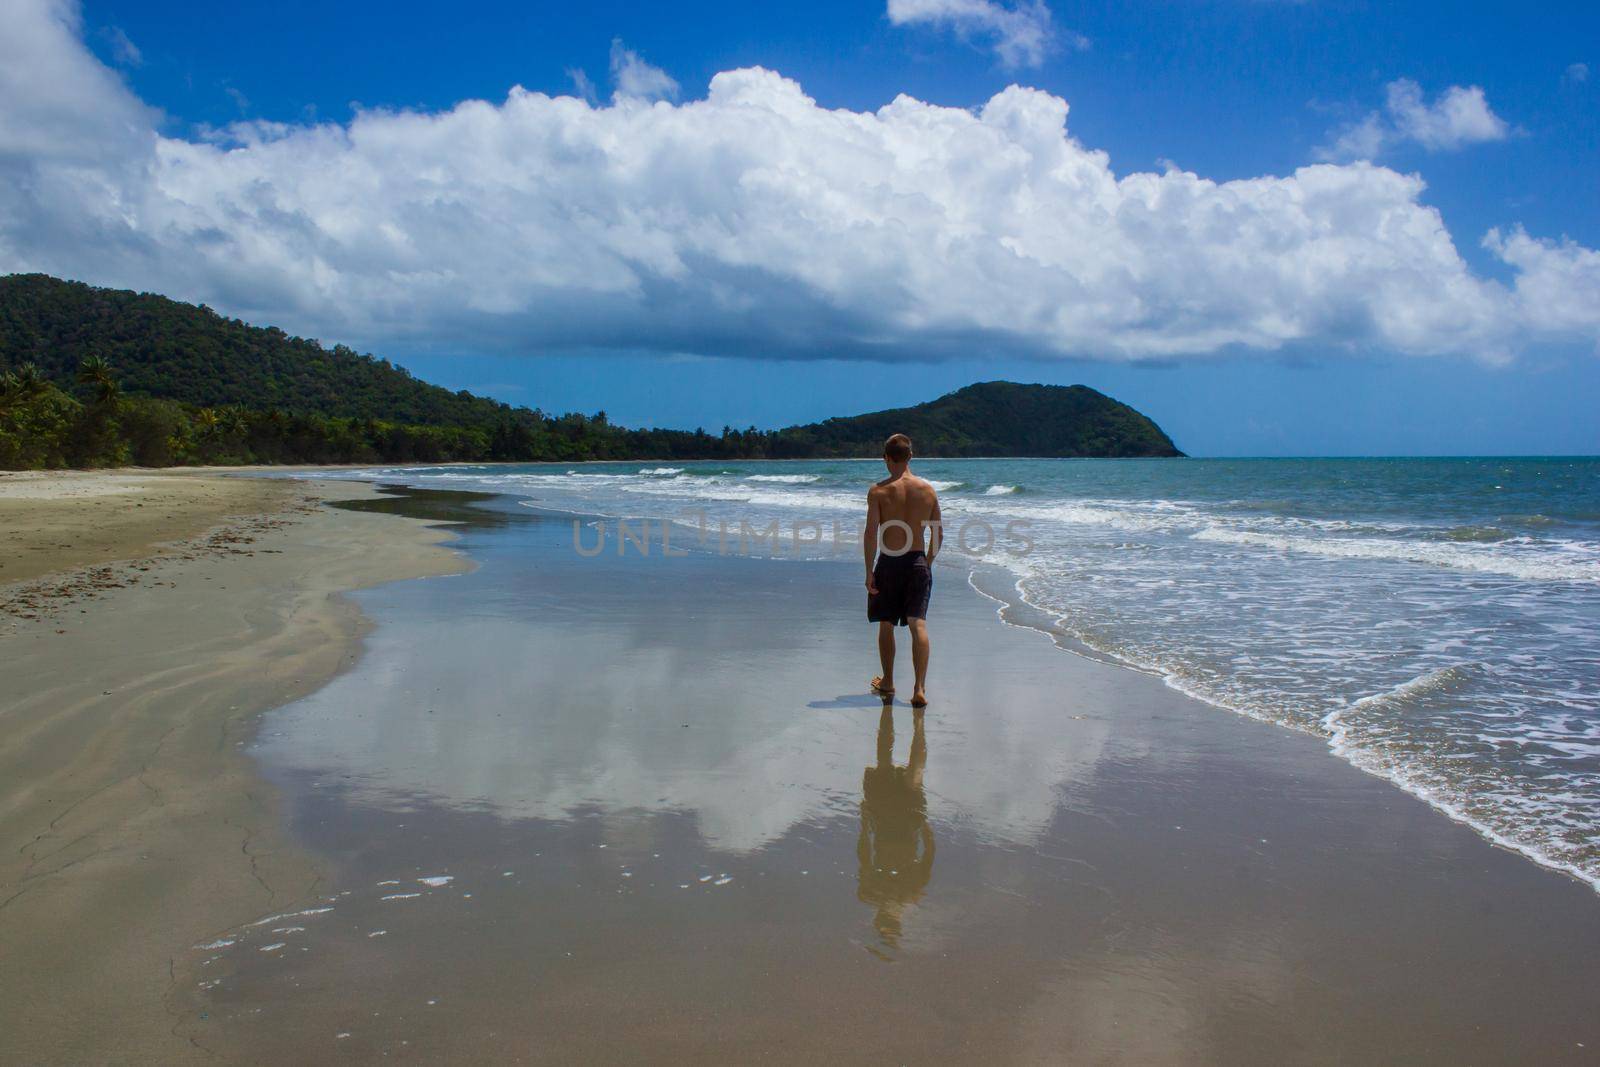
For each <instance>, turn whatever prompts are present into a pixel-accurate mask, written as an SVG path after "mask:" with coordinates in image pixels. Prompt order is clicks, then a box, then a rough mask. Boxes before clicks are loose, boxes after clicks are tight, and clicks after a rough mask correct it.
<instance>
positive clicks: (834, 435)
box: [774, 382, 1183, 457]
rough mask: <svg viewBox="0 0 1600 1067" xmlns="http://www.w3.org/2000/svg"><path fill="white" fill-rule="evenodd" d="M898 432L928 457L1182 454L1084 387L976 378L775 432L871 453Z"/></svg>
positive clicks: (809, 444)
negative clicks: (911, 399)
mask: <svg viewBox="0 0 1600 1067" xmlns="http://www.w3.org/2000/svg"><path fill="white" fill-rule="evenodd" d="M894 433H903V434H906V435H907V436H909V437H910V438H911V440H912V441H913V442H914V444H915V446H916V449H917V452H918V453H919V454H921V455H926V456H1115V457H1129V456H1181V455H1183V453H1182V452H1179V451H1178V449H1177V448H1176V447H1175V446H1174V445H1173V443H1172V440H1171V438H1169V437H1168V436H1167V435H1166V434H1165V433H1163V432H1162V430H1161V427H1159V426H1157V425H1156V424H1155V423H1154V422H1152V421H1151V420H1150V419H1149V418H1147V417H1146V416H1144V415H1141V414H1140V413H1139V412H1137V411H1135V410H1134V409H1133V408H1130V407H1129V406H1128V405H1126V404H1124V403H1121V402H1120V401H1117V400H1113V399H1111V398H1110V397H1109V396H1106V395H1105V394H1104V393H1098V392H1096V391H1095V390H1093V389H1090V388H1089V387H1088V386H1086V385H1019V384H1017V383H1016V382H979V383H978V384H976V385H969V386H967V387H966V388H965V389H958V390H957V391H956V392H954V393H947V394H946V395H944V396H941V397H940V398H939V399H937V400H930V401H928V402H927V403H926V404H917V405H916V406H915V407H909V408H893V409H890V410H888V411H875V412H873V413H871V414H870V415H856V416H854V417H850V418H835V419H828V420H827V421H826V422H819V423H814V424H812V425H810V426H799V427H795V428H793V429H789V430H783V431H780V432H779V433H778V434H777V435H776V437H777V440H776V441H775V442H774V444H775V445H776V446H778V450H779V451H781V450H783V449H786V448H788V447H790V446H791V444H792V445H793V446H794V448H795V454H797V455H827V456H872V455H877V454H878V452H879V450H880V449H882V447H883V442H884V439H885V438H887V437H888V436H889V435H890V434H894Z"/></svg>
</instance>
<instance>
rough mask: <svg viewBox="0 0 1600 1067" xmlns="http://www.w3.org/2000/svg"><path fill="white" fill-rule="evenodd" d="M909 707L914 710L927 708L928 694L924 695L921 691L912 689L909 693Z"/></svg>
mask: <svg viewBox="0 0 1600 1067" xmlns="http://www.w3.org/2000/svg"><path fill="white" fill-rule="evenodd" d="M911 706H912V707H914V708H925V707H927V706H928V694H927V693H924V692H923V691H922V690H921V689H913V690H912V691H911Z"/></svg>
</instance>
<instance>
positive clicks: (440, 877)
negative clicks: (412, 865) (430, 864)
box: [417, 874, 456, 889]
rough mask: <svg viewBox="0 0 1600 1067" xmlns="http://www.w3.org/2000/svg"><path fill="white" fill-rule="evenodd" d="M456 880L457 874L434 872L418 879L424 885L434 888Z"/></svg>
mask: <svg viewBox="0 0 1600 1067" xmlns="http://www.w3.org/2000/svg"><path fill="white" fill-rule="evenodd" d="M455 880H456V876H455V875H453V874H433V875H429V876H428V877H426V878H418V879H417V881H419V882H421V883H422V884H423V885H425V886H429V887H431V888H433V889H438V888H439V887H440V886H446V885H449V884H450V883H451V882H453V881H455Z"/></svg>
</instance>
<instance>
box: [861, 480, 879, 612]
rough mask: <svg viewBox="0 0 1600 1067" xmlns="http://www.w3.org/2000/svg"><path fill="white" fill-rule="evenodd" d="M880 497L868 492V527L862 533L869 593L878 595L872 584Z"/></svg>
mask: <svg viewBox="0 0 1600 1067" xmlns="http://www.w3.org/2000/svg"><path fill="white" fill-rule="evenodd" d="M879 519H880V516H879V514H878V495H877V493H876V492H874V491H873V490H872V489H868V490H867V525H866V526H865V527H864V528H863V529H862V531H861V555H862V558H863V559H864V560H865V561H866V564H867V592H869V593H876V592H877V591H878V587H877V586H876V585H874V584H872V563H873V561H874V560H875V559H876V558H877V556H878V521H879Z"/></svg>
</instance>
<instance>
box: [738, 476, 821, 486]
mask: <svg viewBox="0 0 1600 1067" xmlns="http://www.w3.org/2000/svg"><path fill="white" fill-rule="evenodd" d="M744 480H745V481H747V482H777V483H779V484H782V485H809V484H810V483H812V482H820V481H821V480H822V476H821V475H820V474H747V475H745V479H744Z"/></svg>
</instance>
